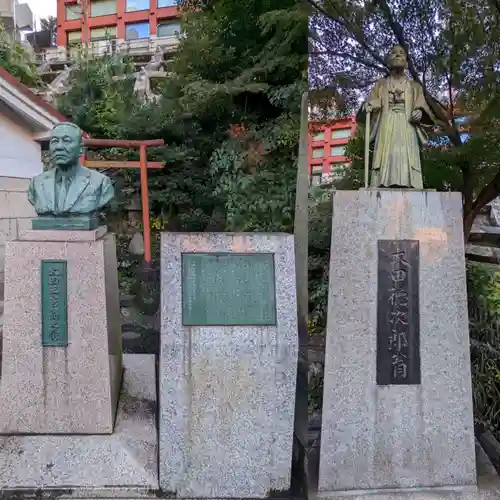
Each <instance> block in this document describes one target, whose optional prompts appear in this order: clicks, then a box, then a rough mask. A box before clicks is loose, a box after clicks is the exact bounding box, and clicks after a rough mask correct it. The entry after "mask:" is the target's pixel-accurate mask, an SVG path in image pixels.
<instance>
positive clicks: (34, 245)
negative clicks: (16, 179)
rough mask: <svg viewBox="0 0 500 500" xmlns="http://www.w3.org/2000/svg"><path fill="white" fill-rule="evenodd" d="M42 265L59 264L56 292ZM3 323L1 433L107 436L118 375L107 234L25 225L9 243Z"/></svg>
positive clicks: (112, 259) (114, 278)
mask: <svg viewBox="0 0 500 500" xmlns="http://www.w3.org/2000/svg"><path fill="white" fill-rule="evenodd" d="M47 266H48V268H49V271H46V272H44V271H43V269H45V270H47ZM50 266H64V267H63V268H62V269H63V271H61V267H58V268H55V269H59V271H57V273H59V274H58V276H60V278H57V279H56V282H57V283H59V285H56V288H54V279H55V278H54V277H53V275H52V274H50V273H54V272H56V270H54V269H51V268H50ZM64 269H66V271H64ZM51 287H52V288H51ZM54 290H55V291H54ZM43 307H45V310H46V312H45V313H44V314H43V315H42V309H43ZM42 316H43V317H42ZM47 322H48V323H47ZM3 323H4V324H3V353H2V365H1V372H0V373H1V379H0V402H1V404H0V434H104V433H111V432H112V431H113V423H114V420H115V414H116V407H117V401H118V394H119V390H120V381H121V375H122V342H121V329H120V303H119V292H118V274H117V262H116V244H115V239H114V235H113V234H110V233H107V231H106V228H105V227H100V228H98V229H96V230H93V231H64V230H53V231H51V230H30V231H26V232H25V233H23V234H21V236H20V237H19V239H18V240H16V241H9V242H7V243H6V247H5V303H4V316H3ZM54 334H55V335H54ZM53 335H54V336H53ZM54 338H55V339H56V342H55V343H52V341H53V339H54ZM61 339H62V340H61Z"/></svg>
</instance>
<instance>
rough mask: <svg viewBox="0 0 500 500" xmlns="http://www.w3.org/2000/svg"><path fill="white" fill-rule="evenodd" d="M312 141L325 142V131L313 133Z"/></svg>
mask: <svg viewBox="0 0 500 500" xmlns="http://www.w3.org/2000/svg"><path fill="white" fill-rule="evenodd" d="M312 140H313V141H324V140H325V133H324V132H323V131H321V132H313V133H312Z"/></svg>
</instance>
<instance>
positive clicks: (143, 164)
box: [82, 137, 165, 265]
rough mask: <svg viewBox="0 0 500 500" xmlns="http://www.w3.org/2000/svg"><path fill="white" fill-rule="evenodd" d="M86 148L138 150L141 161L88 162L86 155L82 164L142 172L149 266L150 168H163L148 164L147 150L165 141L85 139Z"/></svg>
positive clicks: (145, 249) (153, 163) (142, 201)
mask: <svg viewBox="0 0 500 500" xmlns="http://www.w3.org/2000/svg"><path fill="white" fill-rule="evenodd" d="M83 144H84V146H87V147H89V148H121V149H138V150H139V161H138V162H136V161H120V160H114V161H113V160H111V161H109V160H107V161H101V160H99V161H97V160H96V161H93V160H86V158H85V153H84V154H83V157H82V163H83V164H84V165H85V166H86V167H87V168H139V169H140V172H141V208H142V224H143V226H144V260H145V261H146V263H147V264H148V265H150V264H151V227H150V220H149V192H148V168H163V167H164V164H163V163H161V162H150V163H148V162H147V149H148V148H151V147H158V146H164V145H165V141H164V140H163V139H153V140H148V141H129V140H122V139H90V138H88V137H84V139H83Z"/></svg>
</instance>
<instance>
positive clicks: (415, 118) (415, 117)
mask: <svg viewBox="0 0 500 500" xmlns="http://www.w3.org/2000/svg"><path fill="white" fill-rule="evenodd" d="M421 119H422V110H421V109H414V110H413V111H412V112H411V116H410V121H411V122H412V123H419V122H420V120H421Z"/></svg>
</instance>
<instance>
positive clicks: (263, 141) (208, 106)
mask: <svg viewBox="0 0 500 500" xmlns="http://www.w3.org/2000/svg"><path fill="white" fill-rule="evenodd" d="M200 7H201V9H200V10H197V11H193V10H190V9H187V10H185V11H184V13H183V16H182V32H183V36H182V37H181V40H180V45H179V48H178V51H177V53H176V55H175V57H174V59H173V61H172V62H171V65H170V66H169V71H171V73H169V74H168V76H167V77H166V78H164V79H163V81H162V82H161V83H160V84H159V85H158V86H157V87H156V88H155V89H154V92H155V93H156V94H157V95H158V96H159V98H158V100H155V101H152V102H141V100H140V99H139V97H138V96H137V95H136V94H135V93H134V82H135V74H134V73H133V69H132V67H131V66H130V64H129V63H128V61H127V60H125V59H121V58H117V57H115V56H105V57H104V58H103V59H99V60H87V59H86V58H82V59H81V60H80V61H79V64H78V65H77V68H76V70H75V71H73V73H72V77H71V79H72V81H71V84H72V89H71V90H70V91H69V92H68V94H67V95H65V96H63V97H61V98H60V99H59V100H58V102H57V106H58V108H59V109H60V110H61V111H62V112H63V113H65V114H66V115H67V116H68V117H69V118H70V119H72V120H73V121H75V122H76V123H78V124H79V125H80V126H81V127H82V128H83V129H84V130H85V131H86V132H88V133H89V134H91V135H92V136H95V137H102V138H121V139H127V138H128V139H151V138H161V139H164V141H165V144H166V145H165V147H162V148H155V149H152V150H150V152H149V153H148V159H149V160H151V161H163V162H164V163H165V169H164V170H154V171H150V173H149V175H148V178H149V190H150V202H151V210H152V214H153V216H154V217H158V218H160V219H161V220H162V221H163V222H162V223H161V226H162V227H163V228H164V229H166V230H174V231H175V230H183V231H204V230H234V231H255V230H269V231H291V230H292V229H293V212H294V209H293V208H294V197H295V176H296V168H297V153H298V137H299V118H300V95H301V92H302V91H303V90H304V89H305V86H306V79H307V43H306V34H307V10H306V9H305V8H304V5H303V3H302V2H301V1H297V0H266V1H264V2H262V1H261V0H245V1H242V2H234V1H232V0H216V1H213V2H207V5H202V6H200ZM102 154H103V155H104V156H105V157H116V155H117V154H120V155H121V156H123V157H124V158H129V159H137V156H136V154H135V153H130V152H126V151H103V152H102ZM108 173H109V172H108ZM113 176H114V177H115V179H116V182H117V183H118V186H119V190H118V191H119V194H120V198H121V199H120V200H119V203H118V204H117V206H116V209H117V210H121V207H122V206H123V204H124V203H125V202H127V201H128V200H129V199H130V197H131V196H133V195H134V193H137V192H138V190H139V177H138V172H135V171H132V170H129V171H127V172H113Z"/></svg>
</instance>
